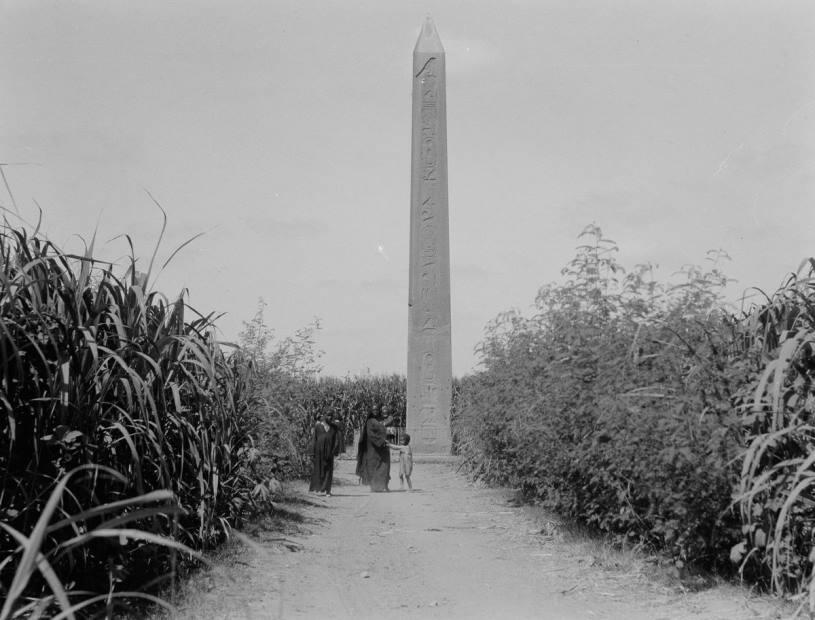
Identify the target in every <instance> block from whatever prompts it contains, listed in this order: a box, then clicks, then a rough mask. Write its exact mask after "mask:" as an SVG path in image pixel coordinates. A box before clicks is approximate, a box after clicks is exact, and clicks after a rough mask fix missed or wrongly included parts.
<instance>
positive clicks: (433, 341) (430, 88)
mask: <svg viewBox="0 0 815 620" xmlns="http://www.w3.org/2000/svg"><path fill="white" fill-rule="evenodd" d="M411 146H412V152H411V185H410V287H409V293H408V367H407V432H408V433H409V434H410V436H411V445H412V446H413V451H414V452H415V453H417V454H445V455H446V454H450V448H451V436H450V404H451V396H452V353H451V345H450V234H449V217H448V208H447V111H446V100H445V72H444V48H443V47H442V44H441V39H439V35H438V33H437V32H436V27H435V25H434V24H433V21H432V20H431V19H430V17H428V18H427V20H426V21H425V23H424V26H423V27H422V32H421V34H420V35H419V40H418V41H417V42H416V47H415V48H414V49H413V134H412V145H411Z"/></svg>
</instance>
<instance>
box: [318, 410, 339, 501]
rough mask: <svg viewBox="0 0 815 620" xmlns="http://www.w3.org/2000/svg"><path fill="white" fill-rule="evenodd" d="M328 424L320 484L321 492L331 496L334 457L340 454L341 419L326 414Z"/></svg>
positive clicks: (325, 420)
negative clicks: (333, 418) (334, 418)
mask: <svg viewBox="0 0 815 620" xmlns="http://www.w3.org/2000/svg"><path fill="white" fill-rule="evenodd" d="M323 421H324V422H325V423H326V424H327V425H328V430H327V431H326V437H325V441H324V442H323V451H322V454H321V456H322V459H323V480H322V485H321V486H320V491H319V492H320V493H322V494H324V495H326V496H328V497H330V496H331V485H332V484H333V482H334V457H336V456H337V454H339V446H340V421H339V420H332V419H331V418H330V417H329V416H326V417H325V418H324V420H323Z"/></svg>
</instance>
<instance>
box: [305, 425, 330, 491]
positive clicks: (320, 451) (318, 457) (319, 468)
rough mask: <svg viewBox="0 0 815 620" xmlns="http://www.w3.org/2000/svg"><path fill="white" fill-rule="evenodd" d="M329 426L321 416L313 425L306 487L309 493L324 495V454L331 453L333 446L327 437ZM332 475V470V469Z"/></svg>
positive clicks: (325, 465) (325, 466) (328, 436)
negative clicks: (308, 482) (309, 469)
mask: <svg viewBox="0 0 815 620" xmlns="http://www.w3.org/2000/svg"><path fill="white" fill-rule="evenodd" d="M330 428H331V427H330V425H329V424H328V422H326V420H325V416H323V417H322V418H321V419H320V420H318V421H317V423H316V424H315V425H314V436H313V439H312V442H311V483H310V484H309V486H308V490H309V492H310V493H325V491H324V490H323V485H324V484H325V476H326V468H327V463H326V458H325V455H326V452H328V451H332V450H333V449H334V446H333V444H332V441H331V436H330V435H329V432H328V431H329V429H330ZM331 462H332V464H333V462H334V456H333V453H332V454H331ZM331 473H332V475H333V468H332V472H331Z"/></svg>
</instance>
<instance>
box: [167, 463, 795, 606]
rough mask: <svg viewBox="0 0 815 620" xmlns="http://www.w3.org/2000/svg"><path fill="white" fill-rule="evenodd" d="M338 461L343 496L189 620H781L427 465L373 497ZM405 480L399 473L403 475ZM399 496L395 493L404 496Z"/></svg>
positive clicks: (306, 507) (216, 579) (212, 583)
mask: <svg viewBox="0 0 815 620" xmlns="http://www.w3.org/2000/svg"><path fill="white" fill-rule="evenodd" d="M353 472H354V463H353V461H350V460H342V459H341V460H339V461H338V462H337V467H336V469H335V488H334V495H333V496H331V497H320V496H316V495H309V494H308V493H306V487H305V485H302V486H300V485H298V486H297V488H296V489H295V491H296V492H295V493H294V494H293V496H292V497H291V498H290V501H289V502H288V503H287V504H285V505H284V506H283V507H282V508H284V509H285V511H286V512H290V513H291V514H289V517H288V522H289V523H293V522H294V523H297V525H296V527H295V528H294V529H291V527H290V528H289V530H288V531H287V532H286V533H285V535H282V534H281V532H280V531H276V530H273V529H266V530H264V529H263V528H260V529H254V530H253V531H252V532H251V535H252V538H253V539H254V540H256V541H258V544H257V545H256V546H253V547H247V548H246V552H245V553H244V552H241V554H240V557H239V559H235V558H233V559H232V560H231V561H229V562H228V564H229V566H228V568H227V570H215V571H214V572H212V573H209V574H208V575H202V576H199V577H197V578H196V579H193V580H192V581H191V583H190V584H189V585H188V588H187V591H186V592H185V593H184V594H183V595H182V597H181V601H180V603H179V617H180V618H202V617H207V618H230V619H232V618H264V619H266V618H279V619H282V618H349V619H350V618H354V619H361V618H377V619H381V618H468V619H469V618H489V619H495V618H518V619H523V618H538V619H552V620H555V619H556V620H564V619H587V618H589V619H591V618H619V619H627V620H628V619H631V620H637V619H642V620H659V619H666V620H667V619H671V620H673V619H691V618H693V619H700V618H705V619H714V618H715V619H722V620H735V619H742V618H744V619H747V618H780V617H784V616H785V615H786V614H783V615H782V614H781V610H780V608H779V606H778V603H777V602H776V601H774V600H772V599H768V598H761V597H754V596H752V595H750V594H749V592H748V590H747V589H745V588H740V587H737V586H731V585H724V584H718V585H715V586H714V587H706V588H704V589H701V590H698V591H693V590H694V588H693V587H692V584H690V583H684V584H683V582H682V581H680V580H679V579H677V578H676V576H672V575H671V574H670V571H668V570H667V569H661V568H659V567H658V565H657V564H656V563H654V562H652V561H649V560H648V558H645V557H642V556H638V555H636V554H634V553H625V552H617V551H611V550H609V549H608V547H607V546H606V545H604V544H602V543H599V542H596V541H589V540H587V539H586V538H585V537H581V536H576V535H571V534H569V533H568V532H564V530H563V528H561V527H560V526H559V525H558V524H557V523H556V522H554V521H552V520H550V518H548V517H547V515H546V514H545V513H543V512H542V511H540V510H538V509H533V508H530V507H522V506H519V505H517V503H516V502H515V501H514V500H513V493H512V492H510V491H508V490H506V489H487V488H482V487H480V486H477V485H473V484H472V483H470V482H468V481H467V480H466V478H465V477H464V476H463V475H462V474H460V473H457V471H456V467H455V466H454V464H450V463H438V462H436V463H433V462H422V461H418V462H417V464H416V468H415V470H414V476H413V478H414V482H413V485H414V489H415V490H414V491H413V492H412V493H408V492H400V491H399V490H398V486H399V484H398V479H396V480H392V481H391V487H396V490H395V492H391V493H369V492H368V489H367V487H364V486H359V485H358V484H357V481H356V477H355V476H354V473H353ZM392 473H393V470H392ZM394 482H395V483H396V484H394Z"/></svg>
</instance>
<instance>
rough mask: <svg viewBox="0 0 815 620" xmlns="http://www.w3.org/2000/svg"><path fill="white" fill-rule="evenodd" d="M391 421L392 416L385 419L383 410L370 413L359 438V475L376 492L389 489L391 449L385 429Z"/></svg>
mask: <svg viewBox="0 0 815 620" xmlns="http://www.w3.org/2000/svg"><path fill="white" fill-rule="evenodd" d="M389 422H390V418H386V419H383V417H382V412H381V411H378V412H376V413H374V414H371V415H369V416H368V419H367V420H366V421H365V426H364V427H363V429H362V435H361V437H360V438H359V449H358V452H357V475H358V476H359V477H360V480H361V482H362V483H363V484H368V485H370V487H371V491H372V492H374V493H381V492H382V491H388V490H389V489H388V482H389V481H390V478H391V474H390V471H391V451H390V448H388V441H387V438H386V430H385V425H386V424H388V423H389Z"/></svg>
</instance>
